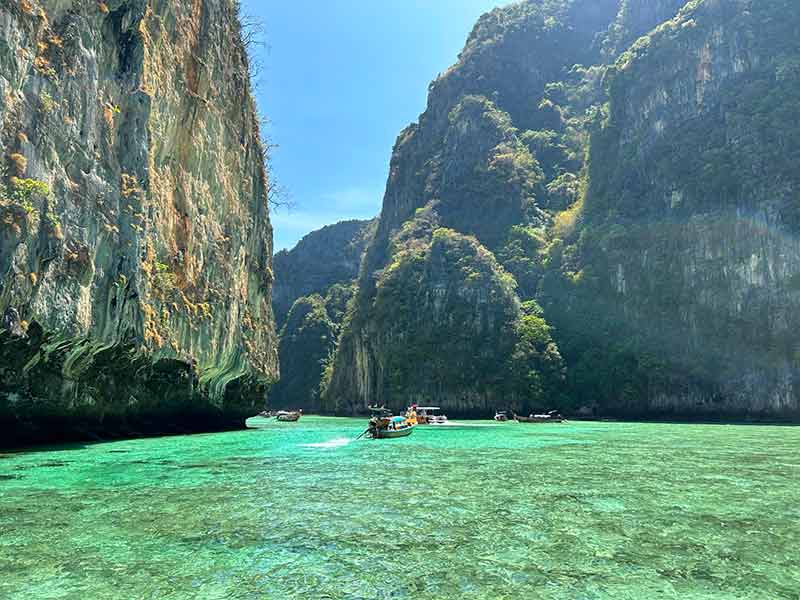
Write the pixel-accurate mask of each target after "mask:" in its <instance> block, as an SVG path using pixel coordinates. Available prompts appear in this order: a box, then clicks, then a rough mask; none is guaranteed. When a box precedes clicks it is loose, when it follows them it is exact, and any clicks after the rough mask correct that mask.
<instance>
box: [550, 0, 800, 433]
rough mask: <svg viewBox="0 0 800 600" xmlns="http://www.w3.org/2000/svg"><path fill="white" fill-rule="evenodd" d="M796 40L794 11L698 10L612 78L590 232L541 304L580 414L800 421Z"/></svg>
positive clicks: (762, 5) (569, 251)
mask: <svg viewBox="0 0 800 600" xmlns="http://www.w3.org/2000/svg"><path fill="white" fill-rule="evenodd" d="M798 33H800V14H799V13H798V11H797V6H796V5H795V4H793V3H791V2H785V1H780V0H768V1H765V2H749V1H744V0H727V1H723V0H706V1H704V2H691V3H689V4H688V5H687V7H686V8H685V9H684V10H683V11H682V13H681V15H680V17H679V18H677V19H675V20H673V21H670V22H668V23H665V24H664V25H662V26H661V27H660V28H659V29H658V30H656V31H654V32H653V33H651V34H650V35H649V36H647V37H646V38H643V39H641V40H639V41H638V42H637V43H636V44H634V46H633V47H632V48H631V49H630V50H629V51H628V52H627V53H626V54H625V55H623V57H622V58H621V59H620V60H619V61H618V62H617V64H616V65H615V67H614V68H613V69H611V70H610V71H609V72H608V74H607V76H606V79H607V86H608V104H607V105H606V107H605V108H604V110H603V113H602V115H600V118H599V119H598V123H597V127H596V129H595V131H594V133H593V136H592V141H591V147H590V152H591V160H590V170H589V174H588V192H587V194H586V200H585V206H584V209H583V216H582V220H583V222H582V223H581V224H579V226H578V227H577V228H576V230H575V234H574V235H572V236H571V237H570V239H569V240H568V242H567V245H566V248H565V249H564V250H561V249H559V251H558V252H553V254H552V255H551V260H552V265H553V267H556V266H557V267H558V276H555V274H554V277H553V278H552V285H548V286H544V295H546V296H547V297H546V298H543V299H542V302H543V303H544V305H545V308H546V309H547V314H548V316H549V317H551V318H552V319H553V320H554V321H555V322H556V323H557V325H558V327H559V329H560V330H561V331H562V332H563V335H562V337H561V340H562V344H561V348H562V350H563V351H564V353H565V354H566V355H567V357H568V359H569V361H570V362H571V364H572V367H573V370H574V371H575V372H576V376H577V379H578V380H579V381H581V384H576V385H575V386H574V394H575V395H576V397H577V398H578V399H579V401H581V402H583V403H590V402H598V403H600V404H601V406H602V407H603V409H604V411H605V412H616V413H619V414H636V415H665V416H669V415H681V416H687V415H705V416H715V415H726V416H735V417H754V416H755V417H797V416H798V415H799V414H800V390H798V387H797V386H798V375H799V374H800V372H799V371H798V366H800V363H798V354H797V351H798V347H799V346H798V344H800V335H799V334H798V331H800V329H798V326H799V325H800V322H798V314H800V313H799V312H798V308H800V305H799V303H800V292H799V291H798V290H800V287H798V285H797V283H798V281H800V246H799V245H798V233H800V229H798V225H799V224H800V212H799V211H800V204H798V200H799V199H800V196H798V193H800V192H799V190H800V171H798V167H800V141H798V128H797V122H798V117H800V102H799V100H800V38H799V37H798ZM565 299H567V302H565ZM592 372H594V374H592ZM598 373H599V375H598Z"/></svg>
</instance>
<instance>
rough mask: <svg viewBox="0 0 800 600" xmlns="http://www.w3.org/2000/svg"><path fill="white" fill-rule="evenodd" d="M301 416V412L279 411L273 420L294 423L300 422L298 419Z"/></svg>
mask: <svg viewBox="0 0 800 600" xmlns="http://www.w3.org/2000/svg"><path fill="white" fill-rule="evenodd" d="M302 416H303V411H302V410H279V411H278V412H277V413H276V414H275V418H276V419H277V420H278V421H283V422H287V423H294V422H296V421H299V420H300V417H302Z"/></svg>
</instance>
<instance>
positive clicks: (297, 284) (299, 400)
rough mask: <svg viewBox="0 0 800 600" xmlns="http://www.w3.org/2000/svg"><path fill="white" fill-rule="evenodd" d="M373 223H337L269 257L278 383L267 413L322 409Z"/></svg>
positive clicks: (271, 396) (270, 397) (310, 234)
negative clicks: (272, 273)
mask: <svg viewBox="0 0 800 600" xmlns="http://www.w3.org/2000/svg"><path fill="white" fill-rule="evenodd" d="M374 229H375V221H374V220H372V221H343V222H341V223H337V224H335V225H329V226H328V227H324V228H322V229H320V230H318V231H314V232H312V233H309V234H308V235H307V236H305V237H304V238H303V239H302V240H300V242H299V243H298V244H297V246H295V247H294V248H292V249H291V250H288V251H286V250H285V251H282V252H278V253H277V254H276V255H275V287H274V290H273V306H274V308H275V315H276V319H277V320H278V323H279V324H281V325H282V326H281V329H280V343H279V345H278V354H279V358H280V362H281V365H282V367H281V379H280V381H279V382H278V383H277V384H276V385H275V387H274V388H273V389H272V391H271V393H270V396H269V405H270V407H271V408H294V409H297V408H302V409H303V410H305V411H306V412H319V411H321V410H323V407H322V405H321V397H322V393H323V391H324V389H325V388H326V387H327V385H328V382H329V379H330V373H331V367H332V364H331V361H332V359H333V356H334V354H335V352H336V348H337V341H338V338H339V333H340V331H341V327H342V323H343V322H344V317H345V314H346V311H347V306H348V304H349V302H350V300H351V299H352V297H353V294H354V292H355V279H356V278H357V276H358V270H359V267H360V265H361V258H362V255H363V253H364V248H365V247H366V245H367V243H368V242H369V240H370V239H372V235H373V232H374Z"/></svg>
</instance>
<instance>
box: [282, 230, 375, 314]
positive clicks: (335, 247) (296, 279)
mask: <svg viewBox="0 0 800 600" xmlns="http://www.w3.org/2000/svg"><path fill="white" fill-rule="evenodd" d="M374 227H375V221H374V220H371V221H358V220H352V221H342V222H340V223H336V224H335V225H328V226H327V227H323V228H322V229H319V230H317V231H313V232H311V233H309V234H308V235H306V236H305V237H304V238H303V239H302V240H300V241H299V242H298V243H297V245H296V246H295V247H294V248H292V249H291V250H281V251H280V252H277V253H276V254H275V261H274V262H275V284H274V286H273V289H272V306H273V309H274V310H275V320H276V322H277V324H278V327H279V328H280V327H282V326H283V323H284V321H285V320H286V316H287V314H288V313H289V309H291V308H292V305H293V304H294V303H295V301H296V300H297V299H298V298H301V297H303V296H311V295H312V294H321V295H323V296H324V295H325V294H327V292H328V290H329V289H330V288H331V286H333V285H336V284H346V285H349V284H350V282H351V281H353V280H354V279H355V278H356V277H357V276H358V268H359V267H360V266H361V256H362V255H363V253H364V248H366V246H367V244H368V243H369V241H370V239H371V238H372V233H373V231H374Z"/></svg>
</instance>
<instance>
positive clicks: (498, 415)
mask: <svg viewBox="0 0 800 600" xmlns="http://www.w3.org/2000/svg"><path fill="white" fill-rule="evenodd" d="M494 420H495V421H499V422H501V423H502V422H505V421H508V413H507V412H506V411H504V410H498V411H495V414H494Z"/></svg>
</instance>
